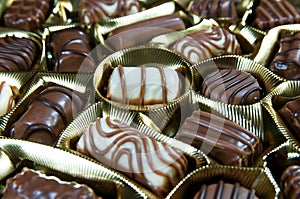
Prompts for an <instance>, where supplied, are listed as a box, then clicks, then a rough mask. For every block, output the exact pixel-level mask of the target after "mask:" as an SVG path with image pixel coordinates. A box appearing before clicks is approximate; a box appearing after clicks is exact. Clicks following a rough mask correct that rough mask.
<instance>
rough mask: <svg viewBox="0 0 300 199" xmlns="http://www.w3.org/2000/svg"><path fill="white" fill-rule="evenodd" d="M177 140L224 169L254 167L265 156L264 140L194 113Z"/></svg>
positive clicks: (182, 127) (211, 117) (219, 119)
mask: <svg viewBox="0 0 300 199" xmlns="http://www.w3.org/2000/svg"><path fill="white" fill-rule="evenodd" d="M175 138H176V139H178V140H181V141H183V142H185V143H188V144H191V145H192V146H194V147H197V148H198V149H200V150H202V151H203V152H204V153H206V154H208V155H209V156H210V157H212V158H213V159H214V160H216V161H218V162H219V163H221V164H224V165H234V166H250V165H251V164H253V163H254V162H255V159H256V158H257V157H258V156H259V154H260V153H261V152H262V144H261V142H260V139H259V138H258V137H257V136H255V135H254V134H253V133H251V132H249V131H247V130H246V129H244V128H242V127H241V126H239V125H237V124H235V123H233V122H231V121H230V120H227V119H225V118H222V117H219V116H216V115H212V114H210V113H208V112H204V111H200V110H197V111H194V112H193V114H192V116H190V117H188V118H187V119H186V120H185V121H184V123H183V124H182V126H181V127H180V129H179V130H178V132H177V134H176V137H175Z"/></svg>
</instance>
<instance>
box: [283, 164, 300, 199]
mask: <svg viewBox="0 0 300 199" xmlns="http://www.w3.org/2000/svg"><path fill="white" fill-rule="evenodd" d="M280 183H281V185H282V188H283V191H284V193H285V194H286V196H287V198H290V199H297V198H299V196H300V166H299V165H291V166H289V167H287V168H286V169H285V170H284V172H283V173H282V175H281V182H280Z"/></svg>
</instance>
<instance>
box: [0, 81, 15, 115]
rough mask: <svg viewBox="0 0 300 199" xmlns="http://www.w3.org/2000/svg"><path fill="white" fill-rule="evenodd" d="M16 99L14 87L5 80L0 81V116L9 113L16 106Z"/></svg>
mask: <svg viewBox="0 0 300 199" xmlns="http://www.w3.org/2000/svg"><path fill="white" fill-rule="evenodd" d="M15 99H16V96H15V95H14V93H13V90H12V87H11V86H10V85H9V84H8V83H7V82H5V81H3V82H0V104H1V106H0V116H2V115H4V114H6V113H8V112H9V111H10V110H11V109H12V108H13V107H14V106H15Z"/></svg>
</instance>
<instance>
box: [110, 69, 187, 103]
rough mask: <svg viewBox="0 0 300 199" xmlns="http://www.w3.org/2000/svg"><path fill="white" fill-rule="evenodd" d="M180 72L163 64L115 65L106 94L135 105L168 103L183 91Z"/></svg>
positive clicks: (121, 101) (111, 98)
mask: <svg viewBox="0 0 300 199" xmlns="http://www.w3.org/2000/svg"><path fill="white" fill-rule="evenodd" d="M182 87H183V85H182V82H181V80H180V78H179V74H178V73H177V72H176V71H175V70H172V69H169V68H164V67H145V66H137V67H123V66H120V65H119V66H118V67H116V68H114V70H113V72H112V74H111V77H110V78H109V81H108V89H107V95H106V97H107V98H108V99H110V100H112V101H116V102H119V103H123V104H132V105H153V104H166V103H168V102H170V101H172V100H175V99H176V98H178V97H179V96H180V95H181V88H182Z"/></svg>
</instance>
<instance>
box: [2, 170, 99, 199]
mask: <svg viewBox="0 0 300 199" xmlns="http://www.w3.org/2000/svg"><path fill="white" fill-rule="evenodd" d="M13 198H14V199H25V198H28V199H29V198H31V199H34V198H47V199H54V198H56V199H59V198H61V199H62V198H65V199H67V198H72V199H99V198H98V197H97V196H96V195H95V193H94V191H93V190H92V189H91V188H89V187H87V186H86V185H82V184H78V183H76V182H66V181H61V180H60V179H59V178H57V177H54V176H46V175H45V174H43V173H41V172H38V171H34V170H31V169H27V168H24V169H23V170H22V172H21V173H18V174H17V175H15V176H14V177H12V178H10V179H8V180H7V182H6V190H5V192H4V195H3V197H2V199H13Z"/></svg>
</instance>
